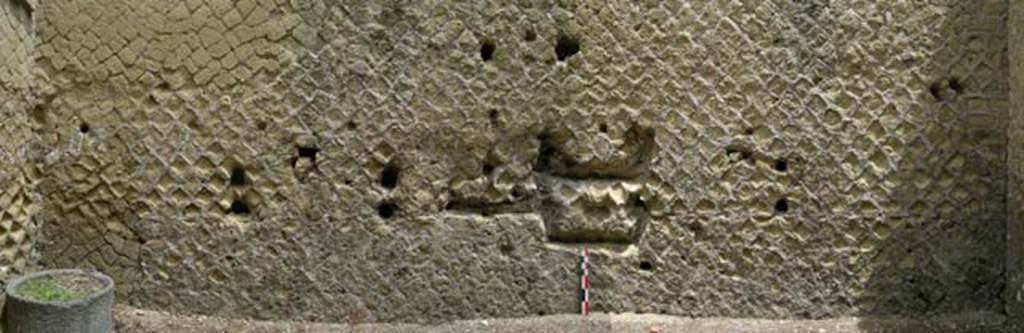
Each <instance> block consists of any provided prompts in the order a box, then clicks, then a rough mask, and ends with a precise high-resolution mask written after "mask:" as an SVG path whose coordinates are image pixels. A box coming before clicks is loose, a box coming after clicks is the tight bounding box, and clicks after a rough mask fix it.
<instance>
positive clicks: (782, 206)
mask: <svg viewBox="0 0 1024 333" xmlns="http://www.w3.org/2000/svg"><path fill="white" fill-rule="evenodd" d="M788 211H789V200H787V199H786V198H782V199H779V200H778V201H775V212H776V213H779V214H782V213H785V212H788Z"/></svg>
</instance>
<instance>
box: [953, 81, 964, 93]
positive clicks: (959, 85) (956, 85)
mask: <svg viewBox="0 0 1024 333" xmlns="http://www.w3.org/2000/svg"><path fill="white" fill-rule="evenodd" d="M949 89H953V91H955V92H956V93H957V94H959V93H962V92H963V91H964V86H963V84H962V83H960V79H959V78H956V77H951V78H949Z"/></svg>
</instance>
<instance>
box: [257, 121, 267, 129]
mask: <svg viewBox="0 0 1024 333" xmlns="http://www.w3.org/2000/svg"><path fill="white" fill-rule="evenodd" d="M256 128H257V129H259V130H261V131H265V130H267V122H265V121H262V120H260V121H257V122H256Z"/></svg>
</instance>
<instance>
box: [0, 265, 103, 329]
mask: <svg viewBox="0 0 1024 333" xmlns="http://www.w3.org/2000/svg"><path fill="white" fill-rule="evenodd" d="M68 278H72V279H77V280H76V281H84V282H86V283H87V284H89V288H82V289H86V290H88V291H90V292H88V293H84V292H83V293H80V294H74V295H73V296H68V297H64V299H67V298H71V299H70V300H38V299H35V298H33V297H29V296H26V295H25V294H24V293H23V291H25V290H24V288H22V287H23V286H26V285H27V284H31V283H36V285H38V283H40V281H55V280H60V281H64V280H65V279H68ZM83 279H86V280H83ZM90 280H91V281H90ZM34 281H35V282H34ZM37 288H42V287H37ZM62 290H63V289H62ZM6 292H7V304H5V305H4V319H3V332H4V333H111V332H113V331H114V320H113V319H114V318H113V307H114V280H113V279H111V278H110V277H109V276H106V275H104V274H103V273H99V272H86V271H83V270H77V269H62V270H50V271H42V272H38V273H32V274H28V275H25V276H21V277H18V278H16V279H14V280H13V281H11V283H10V284H8V285H7V290H6ZM68 295H71V294H68ZM55 298H56V297H55Z"/></svg>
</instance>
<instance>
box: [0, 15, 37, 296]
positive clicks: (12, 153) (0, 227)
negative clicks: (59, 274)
mask: <svg viewBox="0 0 1024 333" xmlns="http://www.w3.org/2000/svg"><path fill="white" fill-rule="evenodd" d="M31 8H32V7H31V5H30V4H29V3H27V2H25V1H21V0H2V1H0V278H4V277H6V276H7V275H8V274H9V273H11V272H21V271H22V270H23V269H24V268H25V267H26V265H27V263H28V262H29V260H30V258H31V256H32V243H33V242H34V239H33V238H34V236H35V230H36V228H35V225H34V222H33V221H32V219H31V217H32V214H33V211H34V210H35V209H36V207H37V204H36V201H35V200H36V198H35V197H34V196H33V195H32V184H33V183H34V182H33V179H34V178H33V177H32V176H31V168H28V167H27V166H28V165H29V162H30V161H31V157H32V155H31V154H30V153H29V152H30V151H31V148H30V147H31V145H30V143H31V138H32V137H33V132H32V121H31V120H30V117H31V111H30V110H31V109H32V105H33V104H34V102H33V97H32V93H31V89H30V87H31V81H32V80H31V78H32V72H33V65H32V52H33V51H32V50H33V47H34V41H33V34H32V18H31V12H32V9H31Z"/></svg>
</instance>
